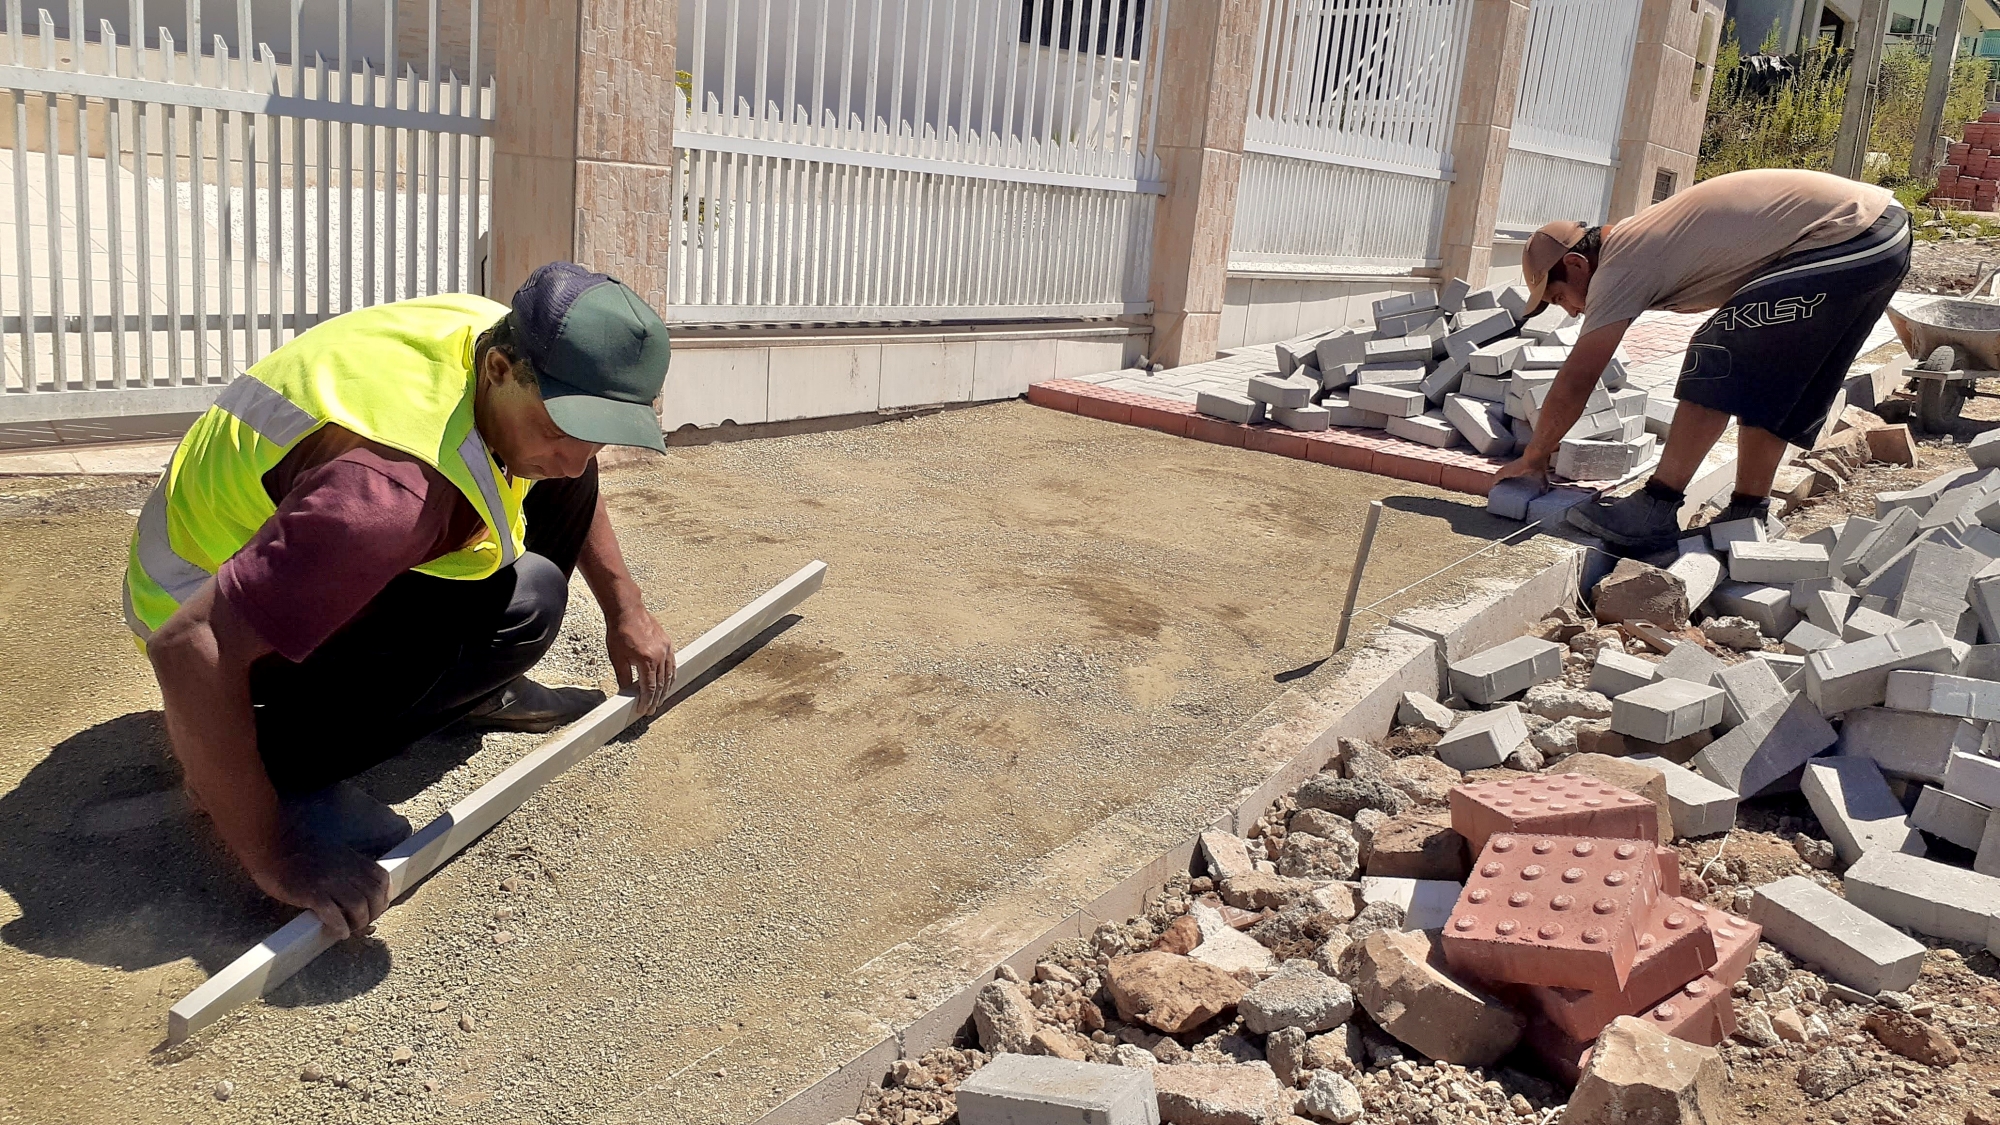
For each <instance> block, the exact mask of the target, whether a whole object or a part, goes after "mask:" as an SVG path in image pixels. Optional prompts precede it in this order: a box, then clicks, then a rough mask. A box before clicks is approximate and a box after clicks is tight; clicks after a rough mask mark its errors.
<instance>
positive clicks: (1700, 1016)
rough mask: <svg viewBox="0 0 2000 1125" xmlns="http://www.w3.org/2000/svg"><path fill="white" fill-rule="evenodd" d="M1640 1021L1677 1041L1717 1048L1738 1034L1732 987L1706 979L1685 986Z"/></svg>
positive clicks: (1693, 981) (1646, 1013)
mask: <svg viewBox="0 0 2000 1125" xmlns="http://www.w3.org/2000/svg"><path fill="white" fill-rule="evenodd" d="M1639 1018H1640V1019H1642V1020H1645V1021H1646V1022H1647V1023H1649V1024H1651V1025H1652V1026H1653V1027H1654V1028H1656V1029H1658V1030H1660V1031H1663V1032H1665V1033H1667V1034H1668V1035H1671V1036H1673V1037H1674V1038H1676V1039H1685V1040H1687V1041H1688V1042H1690V1043H1699V1044H1701V1045H1702V1046H1704V1047H1714V1046H1716V1045H1718V1044H1720V1043H1721V1042H1722V1041H1723V1040H1724V1039H1727V1038H1729V1036H1730V1035H1731V1034H1732V1033H1734V1032H1735V1030H1736V1005H1735V1003H1734V1002H1732V1001H1731V1000H1730V998H1729V986H1727V985H1725V984H1723V983H1722V982H1721V981H1718V980H1716V979H1715V978H1714V977H1706V976H1705V977H1701V978H1699V979H1696V980H1691V981H1689V982H1687V983H1686V984H1684V985H1682V986H1681V987H1680V989H1679V990H1678V991H1676V992H1675V993H1674V994H1673V995H1672V996H1669V997H1667V998H1666V999H1665V1000H1662V1001H1660V1002H1659V1003H1658V1004H1655V1005H1653V1006H1652V1007H1650V1008H1648V1009H1646V1011H1645V1013H1644V1014H1643V1015H1641V1016H1640V1017H1639Z"/></svg>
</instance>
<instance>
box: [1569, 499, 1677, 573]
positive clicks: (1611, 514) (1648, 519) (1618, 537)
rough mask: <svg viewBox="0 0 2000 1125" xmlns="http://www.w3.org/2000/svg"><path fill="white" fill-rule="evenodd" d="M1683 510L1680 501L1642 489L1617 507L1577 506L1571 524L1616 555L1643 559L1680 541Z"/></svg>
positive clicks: (1597, 503) (1571, 512)
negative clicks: (1681, 512)
mask: <svg viewBox="0 0 2000 1125" xmlns="http://www.w3.org/2000/svg"><path fill="white" fill-rule="evenodd" d="M1680 508H1681V502H1680V501H1679V500H1673V499H1669V498H1667V497H1664V496H1659V495H1657V494H1655V493H1653V492H1649V491H1647V490H1646V489H1643V488H1642V489H1640V490H1639V491H1637V492H1634V493H1633V494H1632V495H1630V496H1627V497H1625V498H1624V499H1623V500H1619V501H1617V502H1615V503H1611V504H1606V503H1604V502H1603V501H1601V500H1593V501H1591V502H1590V503H1588V504H1578V505H1577V506H1576V507H1574V508H1571V509H1570V510H1569V522H1570V523H1571V524H1573V525H1575V526H1576V527H1579V528H1582V529H1583V530H1584V531H1587V532H1589V533H1590V534H1592V535H1595V536H1597V537H1598V538H1600V539H1602V540H1604V542H1605V544H1606V545H1607V546H1609V547H1611V548H1612V549H1613V552H1614V553H1616V554H1620V555H1626V556H1629V557H1641V556H1645V555H1651V554H1656V553H1658V552H1660V551H1664V550H1666V549H1668V548H1670V547H1672V546H1673V545H1674V544H1675V543H1676V542H1677V541H1678V540H1679V539H1680V534H1681V523H1680Z"/></svg>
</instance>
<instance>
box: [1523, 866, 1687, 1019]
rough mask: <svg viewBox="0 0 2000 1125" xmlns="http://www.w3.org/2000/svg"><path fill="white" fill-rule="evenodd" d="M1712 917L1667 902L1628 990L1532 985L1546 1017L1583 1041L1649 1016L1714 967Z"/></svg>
mask: <svg viewBox="0 0 2000 1125" xmlns="http://www.w3.org/2000/svg"><path fill="white" fill-rule="evenodd" d="M1706 913H1707V912H1706V911H1703V910H1700V909H1698V908H1697V907H1696V904H1695V903H1692V902H1690V901H1688V900H1687V899H1682V898H1662V899H1661V900H1660V904H1659V907H1658V909H1656V910H1655V911H1654V912H1653V913H1652V915H1650V916H1649V917H1648V918H1647V919H1646V921H1645V924H1644V926H1643V928H1642V930H1641V935H1640V939H1639V946H1640V948H1639V953H1638V956H1637V957H1636V958H1634V959H1633V962H1632V974H1631V976H1630V977H1628V978H1627V979H1626V982H1625V987H1624V988H1621V989H1617V990H1615V991H1614V990H1608V989H1606V990H1599V991H1595V992H1591V991H1585V990H1582V989H1574V988H1548V987H1545V986H1540V985H1535V986H1530V987H1529V988H1528V990H1527V992H1528V996H1529V997H1530V999H1532V1000H1533V1002H1534V1004H1535V1006H1536V1007H1537V1008H1539V1009H1540V1010H1541V1013H1542V1015H1543V1016H1545V1017H1547V1018H1548V1020H1549V1022H1550V1023H1553V1024H1555V1025H1556V1026H1557V1027H1559V1028H1561V1029H1562V1030H1563V1031H1564V1032H1566V1033H1567V1034H1569V1035H1573V1036H1575V1037H1576V1038H1578V1039H1586V1040H1588V1039H1595V1038H1596V1037H1597V1033H1598V1032H1600V1031H1603V1030H1604V1027H1605V1025H1606V1024H1609V1023H1610V1022H1611V1021H1612V1020H1614V1019H1617V1018H1618V1017H1619V1016H1632V1015H1637V1014H1639V1013H1640V1012H1643V1011H1645V1010H1646V1009H1647V1008H1650V1007H1652V1006H1653V1005H1655V1004H1658V1003H1659V1002H1660V1001H1662V1000H1665V999H1666V998H1667V997H1668V996H1670V995H1672V994H1673V993H1674V992H1675V991H1676V990H1677V989H1679V988H1680V987H1681V986H1682V985H1684V984H1686V983H1687V982H1689V981H1691V980H1693V979H1695V978H1696V977H1700V976H1705V975H1707V973H1708V971H1709V970H1710V969H1711V968H1714V966H1715V935H1714V934H1713V933H1711V932H1710V931H1709V928H1708V922H1707V920H1706V918H1705V914H1706Z"/></svg>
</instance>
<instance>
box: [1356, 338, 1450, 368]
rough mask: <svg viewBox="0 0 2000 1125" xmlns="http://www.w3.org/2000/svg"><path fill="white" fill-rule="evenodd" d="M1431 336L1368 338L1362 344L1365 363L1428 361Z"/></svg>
mask: <svg viewBox="0 0 2000 1125" xmlns="http://www.w3.org/2000/svg"><path fill="white" fill-rule="evenodd" d="M1432 347H1433V345H1432V344H1431V338H1430V337H1429V336H1391V337H1389V338H1387V339H1381V340H1370V341H1368V343H1367V344H1365V345H1363V347H1362V352H1363V354H1364V355H1365V356H1366V357H1367V358H1366V359H1365V360H1364V362H1366V363H1371V364H1373V363H1408V362H1410V361H1412V360H1415V361H1417V362H1419V363H1426V364H1428V363H1429V362H1430V358H1431V350H1432Z"/></svg>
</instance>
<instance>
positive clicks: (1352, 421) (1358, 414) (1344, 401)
mask: <svg viewBox="0 0 2000 1125" xmlns="http://www.w3.org/2000/svg"><path fill="white" fill-rule="evenodd" d="M1320 407H1321V408H1322V409H1324V410H1325V411H1326V415H1327V422H1328V424H1329V425H1334V426H1352V427H1357V428H1361V429H1370V430H1379V429H1381V428H1382V427H1384V426H1386V425H1388V424H1389V416H1388V415H1387V414H1378V413H1376V412H1375V411H1373V410H1362V409H1360V408H1358V407H1356V406H1355V405H1354V404H1353V403H1351V402H1349V401H1348V398H1347V396H1346V395H1344V394H1341V393H1340V392H1338V391H1334V392H1332V393H1330V394H1328V395H1327V396H1326V398H1324V399H1323V400H1321V401H1320Z"/></svg>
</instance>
